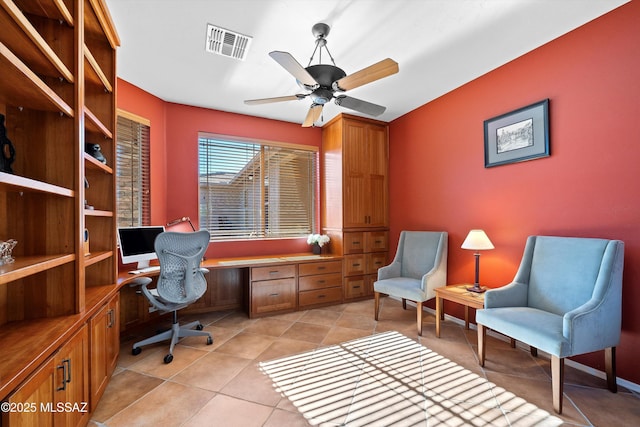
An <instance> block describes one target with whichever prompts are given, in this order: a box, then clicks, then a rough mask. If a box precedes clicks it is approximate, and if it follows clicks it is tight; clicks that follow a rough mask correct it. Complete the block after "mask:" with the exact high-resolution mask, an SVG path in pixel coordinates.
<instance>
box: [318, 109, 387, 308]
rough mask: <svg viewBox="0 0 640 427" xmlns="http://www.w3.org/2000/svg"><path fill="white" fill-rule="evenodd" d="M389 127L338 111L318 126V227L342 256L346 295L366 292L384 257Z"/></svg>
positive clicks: (334, 251)
mask: <svg viewBox="0 0 640 427" xmlns="http://www.w3.org/2000/svg"><path fill="white" fill-rule="evenodd" d="M388 151H389V150H388V129H387V124H386V123H383V122H379V121H376V120H370V119H364V118H360V117H354V116H349V115H346V114H341V115H339V116H337V117H336V118H334V119H333V120H331V121H330V122H329V123H327V124H326V125H325V126H324V127H323V130H322V184H323V185H322V230H323V232H324V233H326V234H328V235H329V236H330V237H331V242H330V244H329V247H330V251H331V253H332V254H335V255H344V266H343V274H344V298H345V300H351V299H357V298H365V297H371V296H372V295H373V282H374V281H375V279H376V274H377V271H378V268H380V267H382V266H383V265H385V264H386V263H387V257H388V242H387V240H388V226H389V216H388V209H389V207H388V163H389V161H388V158H389V154H388Z"/></svg>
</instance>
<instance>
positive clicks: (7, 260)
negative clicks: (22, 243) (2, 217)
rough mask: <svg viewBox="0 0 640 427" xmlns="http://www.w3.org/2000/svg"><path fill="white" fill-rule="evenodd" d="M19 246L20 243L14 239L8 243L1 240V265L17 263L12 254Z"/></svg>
mask: <svg viewBox="0 0 640 427" xmlns="http://www.w3.org/2000/svg"><path fill="white" fill-rule="evenodd" d="M17 244H18V241H17V240H14V239H9V240H7V241H6V242H3V241H2V240H0V265H5V264H11V263H12V262H14V261H15V258H13V256H12V255H11V253H12V252H13V248H15V247H16V245H17Z"/></svg>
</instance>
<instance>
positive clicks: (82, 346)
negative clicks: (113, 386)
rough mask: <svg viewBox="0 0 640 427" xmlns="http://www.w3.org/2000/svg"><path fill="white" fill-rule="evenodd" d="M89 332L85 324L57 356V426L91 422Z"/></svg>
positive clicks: (55, 359)
mask: <svg viewBox="0 0 640 427" xmlns="http://www.w3.org/2000/svg"><path fill="white" fill-rule="evenodd" d="M88 350H89V335H88V332H87V326H86V325H85V326H83V327H82V329H80V330H79V331H78V332H76V334H75V335H74V336H73V338H71V339H70V340H69V341H67V343H66V344H65V345H64V346H62V347H61V348H60V350H59V351H58V353H57V354H56V356H55V357H54V363H55V368H56V372H55V376H54V378H55V381H54V387H55V396H56V398H55V405H56V407H55V412H54V425H56V426H65V427H76V426H84V425H86V424H87V423H88V422H89V406H88V404H89V378H88V373H89V362H88Z"/></svg>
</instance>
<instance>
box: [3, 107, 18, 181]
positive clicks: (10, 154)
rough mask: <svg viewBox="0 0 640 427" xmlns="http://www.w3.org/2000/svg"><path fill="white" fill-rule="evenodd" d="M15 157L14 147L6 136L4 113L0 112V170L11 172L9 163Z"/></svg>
mask: <svg viewBox="0 0 640 427" xmlns="http://www.w3.org/2000/svg"><path fill="white" fill-rule="evenodd" d="M15 159H16V149H15V147H14V146H13V144H12V143H11V141H9V138H7V128H5V126H4V115H3V114H0V172H6V173H13V169H11V163H13V161H14V160H15Z"/></svg>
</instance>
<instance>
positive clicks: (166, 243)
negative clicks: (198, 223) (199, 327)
mask: <svg viewBox="0 0 640 427" xmlns="http://www.w3.org/2000/svg"><path fill="white" fill-rule="evenodd" d="M208 245H209V232H208V231H207V230H200V231H195V232H193V233H176V232H172V231H166V232H164V233H160V234H159V235H158V237H156V241H155V250H156V254H157V255H158V260H159V261H160V276H159V277H158V286H157V291H158V295H159V296H160V298H162V299H163V300H165V301H166V302H170V303H175V304H189V303H192V302H194V301H196V300H197V299H198V298H200V297H201V296H202V295H204V293H205V292H206V290H207V280H206V279H205V277H204V274H203V273H202V271H201V270H200V262H201V261H202V257H203V256H204V253H205V251H206V250H207V246H208Z"/></svg>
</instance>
